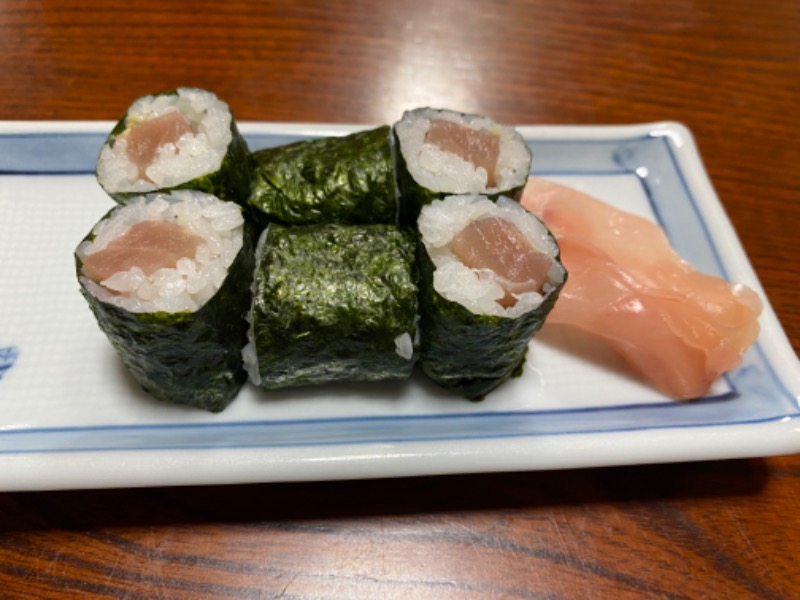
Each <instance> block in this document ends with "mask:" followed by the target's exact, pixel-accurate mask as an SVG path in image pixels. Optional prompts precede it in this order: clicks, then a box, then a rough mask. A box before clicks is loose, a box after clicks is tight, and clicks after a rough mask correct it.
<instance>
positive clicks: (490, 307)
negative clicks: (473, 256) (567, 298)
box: [418, 195, 566, 318]
mask: <svg viewBox="0 0 800 600" xmlns="http://www.w3.org/2000/svg"><path fill="white" fill-rule="evenodd" d="M486 217H500V218H503V219H506V220H507V221H509V222H511V223H513V224H514V225H515V226H516V227H517V228H518V229H519V230H520V231H521V232H522V234H523V235H524V236H525V237H526V238H527V239H528V241H529V242H530V243H531V245H532V246H533V247H534V248H535V249H536V250H538V251H539V252H542V253H544V254H546V255H547V256H550V257H554V256H556V254H557V253H558V246H557V244H556V242H555V240H554V239H553V237H552V236H551V235H550V234H549V232H548V230H547V228H546V227H545V226H544V224H542V222H541V221H540V220H539V219H537V218H536V217H535V216H534V215H533V214H531V213H530V212H528V211H527V210H525V208H523V207H522V206H520V205H519V204H517V203H516V202H514V201H513V200H511V199H510V198H506V197H504V196H501V197H500V198H498V200H497V202H496V203H495V202H492V201H491V200H489V199H487V198H486V197H484V196H478V195H464V196H448V197H446V198H444V199H443V200H435V201H434V202H433V203H431V204H428V205H426V206H424V207H423V208H422V212H421V214H420V217H419V222H418V225H419V232H420V236H421V239H422V243H423V244H424V246H425V249H426V250H427V252H428V255H429V256H430V258H431V260H432V261H433V264H434V266H435V267H436V270H435V271H434V273H433V287H434V289H435V290H436V291H437V292H438V293H439V294H441V295H442V296H444V297H445V298H447V299H448V300H451V301H453V302H457V303H459V304H461V305H462V306H464V307H465V308H467V309H469V310H470V311H471V312H473V313H475V314H482V315H494V316H501V317H508V318H516V317H519V316H520V315H523V314H525V313H527V312H528V311H531V310H533V309H535V308H538V307H539V305H540V304H541V303H542V301H543V300H544V297H545V296H546V295H547V293H548V292H550V291H552V290H553V289H555V288H556V287H557V286H558V285H559V284H560V283H561V282H563V281H564V277H565V276H566V271H565V270H564V267H562V266H561V264H559V263H558V262H557V261H554V262H553V266H552V267H551V268H550V272H549V273H548V276H547V281H546V282H545V284H544V285H543V287H542V293H538V292H526V293H523V294H519V295H516V294H515V295H514V297H515V298H516V299H517V302H516V303H515V304H514V305H513V306H509V307H507V308H506V307H503V306H502V305H501V304H499V302H498V300H500V299H502V298H503V297H504V296H505V290H504V289H503V287H502V286H501V285H500V284H499V283H498V282H497V281H496V276H495V273H494V272H493V271H491V270H489V269H472V268H470V267H467V266H466V265H464V264H463V263H462V262H460V261H459V260H458V259H457V258H456V257H455V256H454V255H453V253H452V252H451V251H450V249H449V244H450V242H451V241H452V240H453V238H454V237H455V236H456V235H457V234H458V233H460V232H461V231H462V230H463V229H464V228H465V227H466V226H467V225H469V224H470V223H471V222H472V221H476V220H478V219H482V218H486Z"/></svg>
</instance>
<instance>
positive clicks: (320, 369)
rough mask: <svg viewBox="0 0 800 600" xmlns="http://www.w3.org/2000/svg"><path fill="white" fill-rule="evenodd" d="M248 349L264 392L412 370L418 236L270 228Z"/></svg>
mask: <svg viewBox="0 0 800 600" xmlns="http://www.w3.org/2000/svg"><path fill="white" fill-rule="evenodd" d="M256 254H257V265H256V273H255V278H254V282H253V305H252V311H251V314H250V321H251V323H252V327H251V330H250V332H249V343H248V345H247V347H246V348H245V351H244V353H243V354H244V357H245V363H246V364H247V368H248V371H249V373H250V379H251V381H252V382H253V383H255V384H256V385H258V386H260V387H262V388H263V389H280V388H286V387H293V386H302V385H312V384H323V383H329V382H341V381H378V380H385V379H405V378H407V377H409V376H410V374H411V371H412V369H413V367H414V364H415V362H416V359H417V355H418V346H417V321H418V317H417V285H416V263H415V239H414V235H413V234H412V233H411V232H410V231H407V230H404V229H401V228H399V227H396V226H394V225H384V224H371V225H349V226H345V225H336V224H321V225H304V226H300V225H297V226H291V227H287V226H282V225H278V224H272V225H269V227H268V228H267V229H265V230H264V232H263V233H262V234H261V238H260V239H259V243H258V248H257V251H256Z"/></svg>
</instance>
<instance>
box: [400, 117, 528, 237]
mask: <svg viewBox="0 0 800 600" xmlns="http://www.w3.org/2000/svg"><path fill="white" fill-rule="evenodd" d="M466 116H473V115H466ZM393 131H394V130H393ZM394 145H395V149H396V151H395V177H396V179H397V189H398V193H399V200H398V203H399V208H398V213H399V220H398V222H399V223H400V224H401V225H415V224H416V222H417V219H418V218H419V213H420V211H421V210H422V207H423V206H425V205H426V204H430V203H431V202H433V201H434V200H441V199H443V198H445V197H446V196H452V195H456V194H459V193H462V192H455V191H453V190H440V191H436V190H432V189H428V188H426V187H424V186H422V185H421V184H420V183H418V182H417V180H416V179H414V176H413V175H412V174H411V172H410V171H409V170H408V163H407V161H406V157H405V155H404V154H403V146H402V144H401V143H400V139H399V138H398V137H397V134H396V132H395V133H394ZM528 151H529V152H530V148H529V147H528ZM525 183H526V181H523V182H522V183H521V184H520V185H518V186H515V187H512V188H509V189H502V190H497V191H496V192H493V193H491V194H489V193H487V192H481V195H483V196H485V197H486V198H489V199H490V200H497V199H498V198H499V197H500V196H506V197H508V198H511V199H512V200H517V201H519V199H520V197H521V196H522V191H523V189H525Z"/></svg>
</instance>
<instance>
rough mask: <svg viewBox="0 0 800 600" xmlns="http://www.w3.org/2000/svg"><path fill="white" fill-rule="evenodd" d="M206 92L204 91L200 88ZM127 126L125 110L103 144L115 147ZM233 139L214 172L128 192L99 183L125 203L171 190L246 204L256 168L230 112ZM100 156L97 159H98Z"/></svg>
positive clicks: (167, 94)
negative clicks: (162, 185) (115, 189)
mask: <svg viewBox="0 0 800 600" xmlns="http://www.w3.org/2000/svg"><path fill="white" fill-rule="evenodd" d="M198 91H203V90H198ZM177 94H178V90H177V89H175V90H170V91H168V92H164V93H161V94H155V96H175V95H177ZM126 129H128V114H127V113H126V114H125V116H124V117H122V119H120V120H119V121H118V122H117V124H116V125H115V126H114V128H113V129H112V130H111V133H110V134H109V136H108V138H107V139H106V141H105V144H104V145H109V146H111V147H113V146H114V143H115V141H116V139H117V137H118V136H120V135H121V134H122V133H124V132H125V130H126ZM230 129H231V142H230V144H228V148H227V151H226V152H225V156H224V158H223V159H222V163H221V164H220V166H219V168H218V169H217V170H215V171H211V172H208V173H204V174H202V175H199V176H197V177H194V178H192V179H189V180H187V181H184V182H182V183H179V184H177V185H174V186H167V187H161V188H155V189H152V190H146V191H127V192H111V191H109V190H107V189H105V187H103V184H102V182H100V181H99V179H98V183H100V186H101V187H103V189H104V190H105V192H106V193H107V194H108V195H109V196H111V198H112V199H113V200H114V201H115V202H117V203H118V204H124V203H125V202H126V201H127V200H128V199H130V198H133V197H135V196H140V195H141V194H143V193H144V194H154V193H168V192H171V191H173V190H195V191H198V192H205V193H207V194H211V195H213V196H216V197H217V198H219V199H220V200H227V201H230V202H236V203H237V204H239V205H240V206H246V203H247V197H248V195H249V193H250V177H251V172H252V167H253V159H252V154H251V153H250V149H249V148H248V146H247V142H246V140H245V139H244V137H243V136H242V134H241V133H240V132H239V128H238V127H237V125H236V119H234V117H233V113H231V123H230ZM99 160H100V158H98V162H99Z"/></svg>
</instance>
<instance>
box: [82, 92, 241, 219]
mask: <svg viewBox="0 0 800 600" xmlns="http://www.w3.org/2000/svg"><path fill="white" fill-rule="evenodd" d="M250 171H251V155H250V151H249V149H248V147H247V144H246V142H245V140H244V138H243V137H242V136H241V134H240V133H239V131H238V128H237V126H236V122H235V120H234V118H233V115H232V114H231V111H230V109H229V107H228V105H227V104H226V103H225V102H223V101H221V100H220V99H219V98H217V96H216V95H215V94H213V93H212V92H208V91H205V90H200V89H194V88H178V89H176V90H174V91H171V92H166V93H163V94H155V95H151V96H143V97H142V98H139V99H138V100H136V101H135V102H134V103H133V104H132V105H131V106H130V107H129V108H128V111H127V113H126V114H125V116H124V117H123V118H122V119H121V120H120V121H119V122H118V123H117V125H116V126H115V127H114V129H113V130H112V131H111V133H110V135H109V136H108V139H107V140H106V142H105V144H104V145H103V147H102V149H101V151H100V156H99V158H98V161H97V180H98V182H99V183H100V186H101V187H102V188H103V189H104V190H105V191H106V192H107V193H108V194H109V195H110V196H111V197H112V198H114V199H115V200H116V201H117V202H124V201H125V200H126V199H127V198H130V197H132V196H135V195H139V194H143V193H150V192H155V191H162V192H165V191H169V190H173V189H192V190H198V191H202V192H206V193H209V194H213V195H215V196H217V197H218V198H220V199H222V200H228V201H232V202H238V203H240V204H244V203H245V202H246V200H247V196H248V193H249V189H250Z"/></svg>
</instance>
